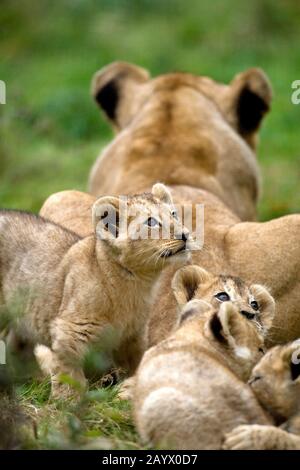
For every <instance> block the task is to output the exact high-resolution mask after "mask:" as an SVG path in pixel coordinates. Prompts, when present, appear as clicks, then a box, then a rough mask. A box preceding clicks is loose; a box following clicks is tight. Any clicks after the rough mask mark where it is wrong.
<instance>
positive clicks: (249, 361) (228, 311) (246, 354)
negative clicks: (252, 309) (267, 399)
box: [178, 299, 264, 380]
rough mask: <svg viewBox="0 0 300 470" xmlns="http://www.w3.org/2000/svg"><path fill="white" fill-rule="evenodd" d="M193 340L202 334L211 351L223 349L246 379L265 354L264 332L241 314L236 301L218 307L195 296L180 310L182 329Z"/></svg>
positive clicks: (200, 342) (235, 370) (230, 363)
mask: <svg viewBox="0 0 300 470" xmlns="http://www.w3.org/2000/svg"><path fill="white" fill-rule="evenodd" d="M180 329H182V330H183V331H182V332H183V335H184V337H185V338H187V337H190V338H191V339H192V340H193V342H195V340H196V341H197V338H198V337H199V344H202V345H203V344H204V343H203V342H202V341H201V338H202V336H204V337H205V339H206V340H207V342H208V344H209V345H210V347H209V349H210V351H213V350H215V351H217V352H219V353H221V355H222V357H224V359H225V361H226V362H227V364H228V365H229V366H230V367H231V369H232V370H233V371H234V372H235V373H236V374H237V375H238V376H239V377H240V378H241V379H243V380H248V378H249V375H250V373H251V370H252V369H253V367H254V365H255V364H257V362H258V361H259V360H260V359H261V357H262V355H263V354H264V336H263V334H262V333H261V331H260V330H259V329H257V327H256V326H255V324H254V323H253V322H251V321H249V320H247V318H245V317H244V316H242V315H241V314H240V311H239V309H238V308H237V305H236V304H235V303H233V302H224V303H221V304H219V305H218V308H214V307H212V306H211V305H210V304H208V303H207V302H204V301H202V300H197V299H194V300H191V301H190V302H188V303H187V304H186V305H185V307H184V308H183V310H182V311H181V313H180V314H179V327H178V331H180Z"/></svg>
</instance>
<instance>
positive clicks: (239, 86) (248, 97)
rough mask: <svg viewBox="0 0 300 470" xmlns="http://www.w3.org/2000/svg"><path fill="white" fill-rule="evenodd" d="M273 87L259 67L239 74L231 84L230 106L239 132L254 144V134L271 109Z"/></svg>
mask: <svg viewBox="0 0 300 470" xmlns="http://www.w3.org/2000/svg"><path fill="white" fill-rule="evenodd" d="M271 100H272V88H271V85H270V82H269V80H268V78H267V76H266V75H265V74H264V72H263V71H262V70H260V69H258V68H251V69H249V70H246V71H245V72H242V73H240V74H239V75H237V76H236V77H235V78H234V79H233V80H232V82H231V84H230V101H231V103H230V107H231V112H232V115H233V116H232V117H233V122H234V123H235V125H236V127H237V130H238V132H239V133H240V134H241V135H242V136H243V137H244V138H245V139H246V140H247V141H248V143H249V144H250V145H254V142H253V134H254V133H255V132H256V131H257V130H258V128H259V126H260V123H261V121H262V119H263V117H264V115H265V114H266V112H267V111H268V110H269V109H270V104H271Z"/></svg>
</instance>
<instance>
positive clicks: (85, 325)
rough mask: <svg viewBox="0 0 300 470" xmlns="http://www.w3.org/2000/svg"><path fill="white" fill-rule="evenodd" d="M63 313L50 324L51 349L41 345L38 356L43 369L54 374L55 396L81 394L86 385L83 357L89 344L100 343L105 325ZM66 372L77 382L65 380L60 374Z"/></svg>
mask: <svg viewBox="0 0 300 470" xmlns="http://www.w3.org/2000/svg"><path fill="white" fill-rule="evenodd" d="M73 318H74V315H72V317H71V318H68V315H66V314H64V315H62V316H61V317H59V318H57V319H55V320H54V322H53V324H52V326H51V337H52V345H51V349H50V348H48V347H46V346H42V345H39V346H37V347H36V348H35V355H36V358H37V361H38V363H39V365H40V367H41V369H42V370H43V371H44V372H45V373H46V374H50V376H51V384H52V387H51V394H52V396H53V397H54V398H62V397H68V396H71V395H76V394H80V392H82V391H84V389H85V388H86V384H87V380H86V378H85V376H84V372H83V359H84V355H85V353H86V352H87V350H88V348H89V346H92V344H94V343H96V342H97V339H99V336H100V334H101V332H103V327H102V326H100V325H99V324H98V323H95V322H89V321H88V320H85V321H83V320H82V321H80V320H74V319H73ZM62 375H67V376H69V377H70V378H71V380H72V381H74V384H73V385H74V386H72V383H71V384H70V385H68V384H65V383H62V380H61V376H62Z"/></svg>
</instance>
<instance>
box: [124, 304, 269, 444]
mask: <svg viewBox="0 0 300 470" xmlns="http://www.w3.org/2000/svg"><path fill="white" fill-rule="evenodd" d="M262 348H263V335H262V334H261V332H260V329H259V328H257V326H256V325H255V323H254V322H251V321H249V320H247V319H246V318H244V317H243V316H242V315H241V314H240V312H239V310H238V309H237V308H236V306H235V304H234V303H231V302H224V303H223V304H221V306H220V307H219V310H215V309H213V308H212V307H211V306H210V305H209V304H207V303H206V302H203V301H200V300H195V299H194V300H192V301H190V302H188V303H187V304H186V306H185V307H184V309H183V311H182V313H181V318H180V319H179V327H178V329H177V331H176V332H174V333H173V334H172V335H171V336H170V337H169V338H167V339H166V340H164V341H162V342H161V343H160V344H158V345H157V346H154V347H153V348H151V349H149V350H148V351H147V352H146V353H145V354H144V357H143V359H142V362H141V364H140V366H139V368H138V371H137V375H136V379H135V390H134V399H133V401H134V416H135V423H136V426H137V429H138V431H139V433H140V436H141V437H142V439H143V440H144V441H145V442H147V443H150V444H151V445H154V446H155V447H159V448H161V447H163V448H175V449H220V448H221V446H222V442H223V439H224V435H225V433H228V432H229V431H231V430H232V429H233V428H234V427H235V426H236V425H237V423H239V424H254V423H259V424H269V423H270V420H269V418H268V417H267V416H266V414H265V413H264V411H263V410H262V409H261V407H260V406H259V404H258V402H257V401H256V399H255V397H254V395H253V393H252V391H251V389H250V388H249V386H247V385H246V384H244V383H243V381H245V380H247V379H248V378H249V375H250V373H251V369H252V367H253V366H254V364H255V363H257V361H258V360H259V358H260V357H261V355H262V354H263V352H262Z"/></svg>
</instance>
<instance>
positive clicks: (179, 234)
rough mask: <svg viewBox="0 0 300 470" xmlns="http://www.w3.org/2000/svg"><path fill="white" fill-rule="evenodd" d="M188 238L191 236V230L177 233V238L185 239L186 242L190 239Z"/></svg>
mask: <svg viewBox="0 0 300 470" xmlns="http://www.w3.org/2000/svg"><path fill="white" fill-rule="evenodd" d="M188 238H189V232H188V231H185V232H182V233H178V234H177V235H176V239H177V240H183V241H184V242H186V241H187V240H188Z"/></svg>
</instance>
